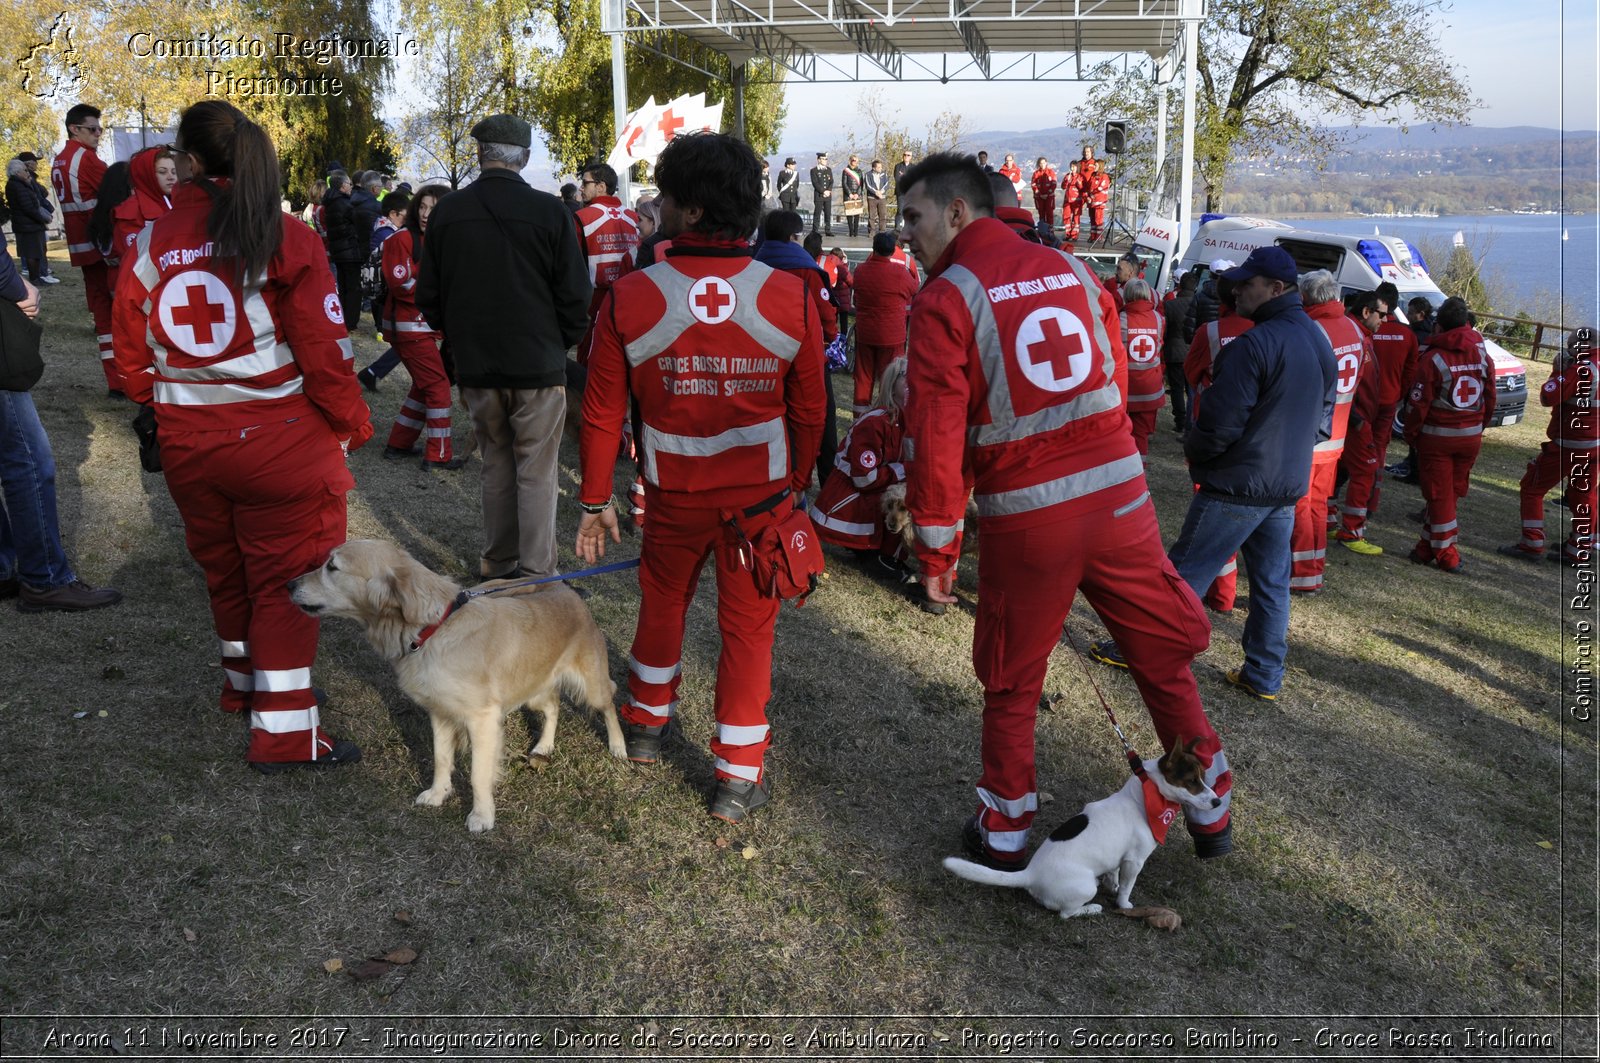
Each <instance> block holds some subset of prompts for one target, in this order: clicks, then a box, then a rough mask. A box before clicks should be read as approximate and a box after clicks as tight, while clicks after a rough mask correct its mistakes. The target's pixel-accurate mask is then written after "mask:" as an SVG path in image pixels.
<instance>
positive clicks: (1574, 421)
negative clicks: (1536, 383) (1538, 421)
mask: <svg viewBox="0 0 1600 1063" xmlns="http://www.w3.org/2000/svg"><path fill="white" fill-rule="evenodd" d="M1596 387H1600V373H1597V372H1596V366H1595V360H1594V350H1593V348H1591V349H1589V350H1587V351H1584V352H1583V353H1582V354H1571V353H1567V354H1563V355H1562V356H1561V357H1559V358H1557V359H1556V365H1555V372H1554V373H1551V374H1550V379H1549V380H1547V381H1545V384H1544V387H1542V388H1540V389H1539V405H1541V406H1548V407H1550V427H1549V429H1548V432H1549V435H1550V439H1551V441H1552V442H1555V443H1558V444H1560V445H1561V446H1562V447H1564V448H1566V449H1568V450H1591V451H1592V450H1594V448H1595V447H1596V446H1597V445H1600V430H1597V429H1596V423H1597V422H1596V418H1595V413H1594V408H1595V402H1596V400H1597V399H1600V396H1597V395H1596V394H1595V388H1596ZM1590 475H1591V476H1592V475H1593V473H1592V472H1591V473H1590Z"/></svg>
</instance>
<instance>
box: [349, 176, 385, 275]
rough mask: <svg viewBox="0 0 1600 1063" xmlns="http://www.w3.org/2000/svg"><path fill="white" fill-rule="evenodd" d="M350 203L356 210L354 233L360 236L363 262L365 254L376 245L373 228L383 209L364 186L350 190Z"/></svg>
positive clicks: (370, 252) (368, 253) (365, 258)
mask: <svg viewBox="0 0 1600 1063" xmlns="http://www.w3.org/2000/svg"><path fill="white" fill-rule="evenodd" d="M350 205H351V206H352V207H354V208H355V211H356V234H357V235H358V236H359V237H360V238H361V252H362V254H361V261H363V262H365V261H366V260H367V256H369V255H371V254H372V249H373V248H374V247H377V246H378V243H377V235H376V232H375V230H376V228H377V225H378V217H379V216H380V215H381V214H383V209H382V208H381V207H379V206H378V200H377V199H376V198H375V197H374V196H373V194H372V193H371V192H368V191H367V190H366V189H365V188H356V189H352V190H351V192H350Z"/></svg>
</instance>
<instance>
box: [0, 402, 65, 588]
mask: <svg viewBox="0 0 1600 1063" xmlns="http://www.w3.org/2000/svg"><path fill="white" fill-rule="evenodd" d="M0 487H3V488H4V492H5V503H4V505H0V579H20V580H21V581H22V582H23V583H26V584H27V585H28V586H30V587H34V588H36V589H40V590H43V589H45V588H47V587H61V586H65V585H66V584H68V583H71V582H72V581H73V580H75V579H77V576H75V575H74V574H73V572H72V566H71V565H69V564H68V563H67V555H66V552H65V551H63V550H62V549H61V529H60V527H59V525H58V524H57V521H56V459H55V456H54V455H53V454H51V453H50V439H49V437H48V436H46V435H45V434H44V425H42V424H40V423H39V411H38V410H36V409H35V408H34V405H33V396H31V395H29V394H28V393H27V392H25V391H0Z"/></svg>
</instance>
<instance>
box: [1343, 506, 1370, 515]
mask: <svg viewBox="0 0 1600 1063" xmlns="http://www.w3.org/2000/svg"><path fill="white" fill-rule="evenodd" d="M1344 512H1345V516H1347V517H1365V516H1366V515H1367V511H1366V510H1365V509H1359V508H1357V507H1355V506H1345V507H1344Z"/></svg>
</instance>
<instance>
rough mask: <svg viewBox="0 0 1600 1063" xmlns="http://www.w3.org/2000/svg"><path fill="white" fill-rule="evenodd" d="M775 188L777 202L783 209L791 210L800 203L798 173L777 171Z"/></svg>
mask: <svg viewBox="0 0 1600 1063" xmlns="http://www.w3.org/2000/svg"><path fill="white" fill-rule="evenodd" d="M777 188H778V202H779V203H781V204H783V209H784V210H793V209H794V206H795V204H796V203H798V202H800V171H799V170H789V169H783V170H779V171H778V184H777Z"/></svg>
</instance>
